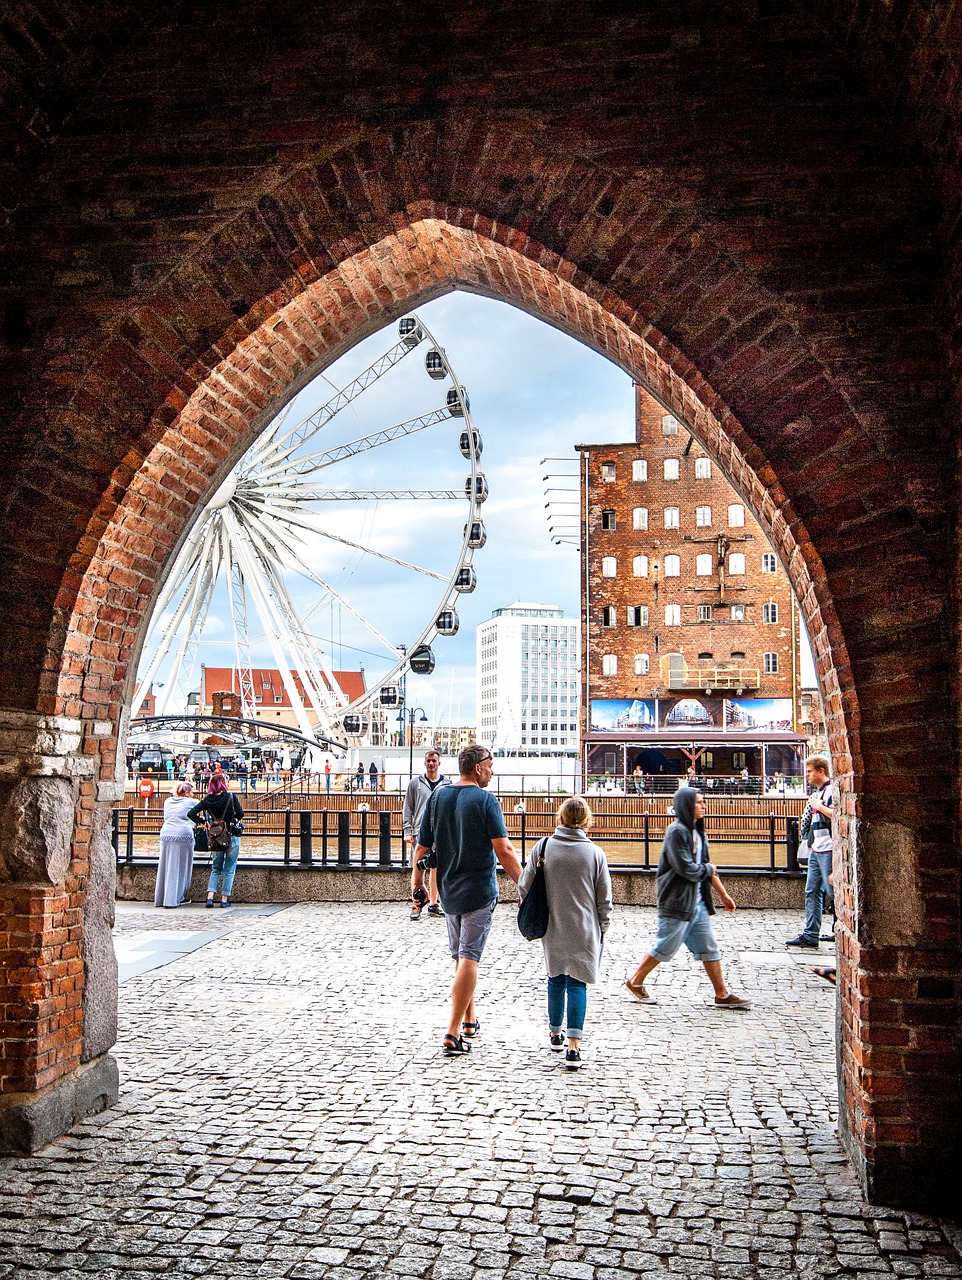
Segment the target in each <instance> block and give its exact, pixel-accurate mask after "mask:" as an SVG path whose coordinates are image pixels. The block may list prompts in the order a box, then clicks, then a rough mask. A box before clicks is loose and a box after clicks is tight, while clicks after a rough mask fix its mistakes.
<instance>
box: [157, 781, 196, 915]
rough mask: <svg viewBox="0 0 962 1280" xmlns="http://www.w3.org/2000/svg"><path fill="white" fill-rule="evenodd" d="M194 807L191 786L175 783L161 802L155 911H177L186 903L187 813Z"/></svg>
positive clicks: (190, 856)
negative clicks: (163, 908)
mask: <svg viewBox="0 0 962 1280" xmlns="http://www.w3.org/2000/svg"><path fill="white" fill-rule="evenodd" d="M193 807H194V784H193V783H192V782H178V783H177V785H176V786H175V787H174V794H173V795H172V796H169V797H168V799H167V800H165V801H164V825H163V826H162V827H161V828H160V860H159V861H158V863H157V885H156V887H155V889H154V906H155V907H179V906H180V904H181V903H182V902H186V901H187V891H188V890H189V889H190V877H191V872H192V871H193V869H194V824H193V822H191V820H190V819H189V818H188V817H187V811H188V810H189V809H192V808H193Z"/></svg>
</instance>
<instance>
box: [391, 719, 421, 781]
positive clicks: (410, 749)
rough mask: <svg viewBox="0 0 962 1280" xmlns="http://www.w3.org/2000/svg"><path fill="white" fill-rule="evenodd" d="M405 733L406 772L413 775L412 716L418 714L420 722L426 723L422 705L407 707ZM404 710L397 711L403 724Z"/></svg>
mask: <svg viewBox="0 0 962 1280" xmlns="http://www.w3.org/2000/svg"><path fill="white" fill-rule="evenodd" d="M406 714H407V718H408V725H407V734H408V774H409V776H410V777H412V778H413V777H414V717H415V716H416V715H417V716H420V721H419V723H420V724H427V722H428V717H427V713H426V712H425V710H424V708H423V707H408V709H407V712H406ZM404 716H405V712H404V711H403V710H402V711H401V712H399V713H398V719H399V720H400V721H401V724H402V725H403V724H404Z"/></svg>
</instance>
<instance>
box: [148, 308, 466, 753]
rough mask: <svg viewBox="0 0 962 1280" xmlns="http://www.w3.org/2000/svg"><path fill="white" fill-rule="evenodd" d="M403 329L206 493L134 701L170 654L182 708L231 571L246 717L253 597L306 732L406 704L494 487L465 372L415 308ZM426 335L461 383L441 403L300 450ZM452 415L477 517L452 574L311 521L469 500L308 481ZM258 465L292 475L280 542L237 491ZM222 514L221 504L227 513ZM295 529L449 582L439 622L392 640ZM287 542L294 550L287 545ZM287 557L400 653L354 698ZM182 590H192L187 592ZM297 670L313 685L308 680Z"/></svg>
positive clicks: (277, 422) (252, 712)
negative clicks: (314, 566) (354, 506)
mask: <svg viewBox="0 0 962 1280" xmlns="http://www.w3.org/2000/svg"><path fill="white" fill-rule="evenodd" d="M398 329H399V332H400V334H401V338H400V341H399V342H398V343H397V344H395V346H394V347H392V348H391V349H390V350H389V351H388V352H387V353H386V354H385V355H383V356H382V357H380V358H379V359H378V360H376V361H375V362H374V363H373V364H372V365H371V366H369V367H368V368H367V369H365V370H364V371H363V372H362V373H361V374H360V375H359V376H358V377H357V378H355V379H354V380H353V381H352V382H351V383H349V384H347V386H346V387H344V388H342V389H341V390H340V391H338V392H337V394H336V395H335V396H334V398H333V399H331V400H329V401H328V402H327V403H326V404H325V405H323V406H322V407H321V408H320V409H319V410H317V411H316V412H315V413H314V414H312V415H310V416H309V417H308V418H306V419H304V420H302V421H300V422H298V423H297V424H296V425H295V426H293V427H291V428H289V429H286V430H285V429H284V426H285V417H286V415H285V413H284V412H283V411H282V412H281V414H279V415H277V416H276V417H275V418H274V419H273V420H272V422H271V423H270V424H269V425H268V428H267V430H266V431H265V432H264V433H263V435H262V436H261V437H260V438H259V440H258V441H257V442H255V444H254V445H253V446H252V447H251V449H250V450H248V452H247V453H246V454H245V455H244V457H243V458H242V459H241V460H240V461H239V462H238V463H237V464H236V465H235V466H234V468H233V469H232V470H231V472H230V474H229V475H228V477H227V479H226V480H225V481H224V482H223V483H222V484H221V485H220V487H219V488H218V490H217V491H216V492H215V493H214V494H213V495H212V496H211V498H210V499H209V500H208V502H207V503H206V504H205V506H204V508H203V510H202V511H201V513H200V515H199V516H198V518H197V520H196V521H195V523H194V525H193V527H192V528H191V530H190V532H189V533H188V535H187V538H186V539H185V542H184V545H183V547H182V548H181V550H180V552H179V553H178V555H177V557H176V559H175V561H174V564H173V566H172V568H171V570H170V573H169V575H168V578H167V581H166V582H165V584H164V587H163V590H162V592H161V594H160V597H159V599H158V601H157V604H156V606H155V609H154V615H153V616H154V620H155V621H154V622H153V623H152V624H151V628H150V630H149V632H148V636H147V640H146V642H145V646H144V648H145V652H149V651H150V650H151V648H153V651H152V652H151V654H150V657H149V659H148V661H147V664H146V666H145V667H144V668H143V669H142V671H141V672H140V673H139V674H138V680H137V688H136V692H135V695H134V702H133V706H134V708H135V709H139V708H140V706H141V704H142V702H143V698H144V695H145V693H146V692H147V691H148V690H149V689H150V688H151V687H152V684H153V681H154V680H155V678H156V676H157V674H158V672H159V671H160V669H161V667H162V666H163V664H164V662H165V661H166V660H167V659H168V658H169V657H170V656H171V654H172V653H173V667H172V669H171V671H170V673H169V674H168V677H167V681H166V684H165V686H164V688H165V694H164V696H163V698H159V699H158V700H157V701H158V708H157V710H158V713H159V714H171V712H172V711H173V713H174V714H176V713H177V712H179V711H182V710H183V709H184V708H181V707H178V708H176V709H172V708H171V706H170V703H171V702H172V701H173V700H174V699H176V698H177V697H178V696H180V697H181V698H182V699H184V700H185V701H186V695H187V690H186V687H185V680H186V681H188V682H191V683H192V682H193V679H194V676H193V672H194V668H195V666H196V656H197V651H198V648H199V645H200V640H201V633H202V631H203V627H204V623H205V621H206V618H207V613H208V610H209V608H210V604H211V600H212V597H213V593H214V588H215V586H216V583H217V581H218V579H219V578H220V576H221V574H223V575H224V577H225V579H226V585H227V597H228V604H229V608H230V614H231V623H232V628H233V640H234V654H235V670H236V671H237V673H238V678H239V681H240V684H241V689H240V691H239V692H240V696H241V715H242V716H243V717H247V718H252V719H253V718H256V716H257V708H256V703H255V701H254V699H255V694H254V690H253V676H252V666H251V662H250V653H249V638H248V634H247V612H248V606H249V605H251V604H252V605H253V607H254V609H255V612H256V613H257V616H258V618H259V620H260V623H261V627H262V629H263V632H264V636H265V639H266V642H267V644H268V647H269V649H270V651H271V656H272V658H273V660H274V663H275V666H276V668H277V670H278V671H279V672H280V676H281V681H282V684H283V686H284V689H285V692H286V693H287V696H288V698H289V699H290V702H291V706H292V708H293V711H294V715H295V718H296V720H297V724H298V729H299V731H300V732H301V733H302V734H304V735H305V736H306V737H312V736H313V735H314V734H316V733H317V732H319V731H320V732H322V733H326V734H328V735H332V736H333V735H335V734H336V735H337V736H340V735H342V734H345V733H346V736H347V737H348V739H349V740H350V741H351V742H352V743H353V744H354V745H358V744H360V743H361V742H363V741H364V739H365V738H366V736H367V734H368V731H369V729H370V727H371V723H372V719H371V717H372V713H373V712H374V710H375V709H377V708H380V707H381V706H385V707H387V706H396V705H397V704H398V700H397V696H396V689H397V686H398V685H400V684H401V683H402V681H403V679H404V676H405V675H406V674H407V672H408V671H410V670H411V657H412V655H414V654H416V653H417V652H418V651H421V652H423V651H424V649H428V650H430V649H431V645H432V642H433V641H434V640H436V639H437V638H439V637H443V636H444V634H445V633H444V632H443V631H442V630H441V629H440V627H439V623H440V621H441V618H442V615H444V614H446V613H449V612H451V613H453V614H454V617H455V619H456V618H457V610H456V608H455V602H456V600H457V598H458V596H459V595H462V594H465V593H467V592H470V591H473V590H474V581H473V575H468V577H469V582H470V585H467V586H464V585H462V586H459V585H458V583H459V582H460V581H463V579H462V573H463V571H464V570H466V569H469V568H470V567H471V565H472V562H473V559H474V550H475V547H474V546H473V545H472V542H473V541H474V539H473V537H472V535H473V532H474V526H475V525H479V524H481V508H482V505H483V503H484V501H485V499H486V497H487V485H486V480H485V477H484V474H483V472H482V471H481V469H480V453H481V449H482V447H483V446H482V442H481V437H480V435H479V433H478V430H477V427H476V425H475V423H474V419H473V417H472V415H471V407H470V399H469V396H468V393H467V391H466V389H465V387H464V385H463V383H462V382H461V381H460V380H459V379H458V377H457V375H456V374H455V372H454V369H453V367H452V365H451V362H450V360H449V358H448V356H447V353H446V351H445V350H444V348H443V347H442V346H441V345H440V344H439V343H438V342H437V340H436V339H435V337H434V335H433V334H432V333H431V331H430V329H429V328H428V327H427V325H425V324H424V322H423V321H422V320H421V319H420V318H419V317H418V316H417V315H411V316H406V317H404V318H403V319H402V320H401V321H400V322H399V325H398ZM425 341H426V342H427V343H428V356H427V357H426V363H427V361H428V360H430V359H431V357H432V356H433V357H435V359H434V363H433V368H434V370H435V372H431V370H430V368H429V370H428V371H429V373H430V376H431V377H432V378H433V379H435V380H440V379H441V378H445V379H447V380H449V381H450V383H451V386H450V388H446V391H447V394H446V399H445V407H444V408H443V409H441V410H435V411H432V412H430V413H428V414H424V415H422V416H421V417H419V418H415V419H411V420H409V421H407V422H402V423H398V424H396V425H395V426H393V427H390V428H388V429H386V430H382V431H379V432H374V433H372V434H371V435H368V436H362V437H360V438H359V439H357V440H354V441H350V442H348V443H347V444H344V445H341V446H338V447H337V448H335V449H331V450H322V451H320V452H311V453H308V454H306V455H304V454H301V455H298V452H297V451H298V449H300V448H301V446H303V445H304V443H305V442H306V441H308V440H309V439H311V438H312V437H313V436H315V435H317V434H318V433H319V432H320V431H321V430H323V427H324V426H325V425H326V424H327V423H328V422H330V421H331V420H332V419H333V418H334V417H335V416H336V414H337V413H338V412H340V410H341V409H343V408H344V407H346V406H347V405H348V404H350V403H351V402H352V401H353V400H354V399H356V398H357V397H358V396H359V395H360V394H361V393H362V392H363V391H364V390H365V389H366V388H367V387H368V386H370V385H372V384H373V383H374V382H376V381H377V380H378V379H379V378H380V377H382V376H384V374H386V373H388V372H389V371H390V370H391V369H392V368H394V366H395V365H396V364H397V363H398V362H399V361H400V360H401V359H403V358H404V357H405V356H406V355H408V354H410V353H412V352H413V351H415V350H416V349H417V348H418V347H420V346H421V344H422V343H423V342H425ZM439 362H440V363H439ZM438 370H441V371H440V372H438ZM452 393H453V396H452ZM448 420H453V421H454V422H455V423H456V424H458V425H459V430H460V432H461V433H462V434H464V433H466V438H467V446H468V450H467V453H465V452H464V449H463V448H462V449H461V453H462V456H464V457H465V458H466V459H467V461H468V463H469V466H470V475H469V476H468V479H467V481H466V482H465V486H464V489H465V498H466V501H467V519H466V522H465V525H464V532H463V536H462V539H461V546H460V549H459V553H458V556H457V558H456V562H455V566H454V569H453V571H452V573H451V574H450V576H449V577H448V578H447V580H446V581H445V579H444V576H443V574H439V573H436V572H435V571H433V570H428V569H424V568H422V567H421V566H418V565H415V564H413V563H411V562H410V561H406V560H403V559H401V558H399V557H395V556H392V555H390V554H389V553H387V552H382V551H378V550H375V549H374V548H371V547H365V546H363V545H361V544H359V543H357V542H354V541H352V540H351V539H348V538H344V537H341V536H339V535H337V534H333V533H331V532H330V531H328V530H322V529H318V528H316V527H315V526H313V524H312V521H311V519H310V518H309V517H310V515H313V512H310V511H308V513H305V512H304V511H303V509H302V507H301V504H302V503H305V502H314V501H334V500H346V501H364V500H368V499H374V500H381V499H417V498H440V499H454V500H457V499H459V498H460V497H461V494H460V493H459V492H458V491H457V490H439V491H430V490H428V491H423V490H411V489H404V490H383V491H368V490H358V489H346V490H328V489H323V488H320V487H318V486H316V485H314V484H310V483H307V482H305V477H308V476H310V477H313V476H314V474H315V473H316V471H317V470H319V469H320V468H321V467H324V466H329V465H332V464H334V463H336V462H338V461H341V460H343V459H345V458H348V457H352V456H354V455H355V454H357V453H360V452H363V451H365V450H367V449H374V448H378V447H380V446H381V445H383V444H388V443H390V442H391V441H392V440H395V439H401V438H403V437H405V436H407V435H409V434H411V433H412V432H414V431H420V430H423V429H424V428H426V427H429V426H433V425H435V424H436V423H438V422H442V421H448ZM461 424H463V426H462V425H461ZM459 447H460V440H459ZM255 476H256V477H257V479H258V481H259V482H260V483H263V482H264V481H265V480H267V481H271V482H278V481H280V482H283V481H284V480H285V478H286V479H287V480H288V482H289V483H288V486H287V487H283V485H282V486H281V487H279V488H275V489H274V490H272V501H273V503H274V505H275V517H276V518H275V524H274V525H272V526H270V528H271V530H272V532H273V537H274V539H275V541H272V537H271V533H269V532H268V529H267V528H261V527H259V526H258V521H257V518H256V510H254V506H255V505H256V504H252V503H247V505H246V506H245V501H244V495H243V493H240V496H239V491H241V490H243V487H244V485H245V484H247V485H248V490H249V492H250V493H251V494H252V495H254V496H256V487H257V486H256V485H255V484H253V481H252V478H253V477H255ZM217 513H220V514H219V517H218V515H217ZM277 513H281V514H279V515H278V514H277ZM280 519H283V522H284V526H285V532H286V533H287V538H286V539H282V538H281V536H280V533H279V530H278V528H277V527H276V525H277V524H278V523H279V521H280ZM295 531H299V532H308V533H310V532H313V533H319V534H320V535H321V536H323V537H325V538H327V539H329V540H331V541H334V542H339V543H342V544H344V545H345V547H348V548H354V549H355V550H356V551H360V552H362V553H363V554H370V555H373V556H375V557H377V558H379V559H382V560H384V561H386V562H388V563H393V564H395V565H397V566H398V567H399V568H406V569H412V570H415V571H416V572H418V573H421V574H424V575H426V576H428V577H432V578H436V579H437V580H438V581H440V582H442V583H443V584H444V586H443V591H442V593H441V597H440V600H439V601H438V604H437V606H436V607H435V609H434V610H433V612H432V614H431V615H430V618H429V621H428V622H427V623H426V625H424V626H423V627H422V628H421V630H420V632H419V633H418V634H417V636H416V637H414V638H413V639H411V640H410V641H409V642H407V643H405V644H403V645H399V644H395V643H394V642H392V641H390V640H388V639H387V637H385V636H384V635H382V634H381V632H380V631H379V630H378V629H377V627H375V626H374V625H373V624H372V623H371V622H370V621H369V620H367V619H366V618H365V617H364V616H363V615H362V614H361V613H360V612H359V611H358V610H357V609H355V608H354V607H353V605H351V603H350V601H348V600H346V599H345V598H344V596H343V594H342V593H341V592H339V591H338V590H337V589H336V588H335V587H334V586H333V585H332V584H331V583H330V582H328V581H326V580H325V579H324V578H322V577H321V576H320V575H319V574H317V573H316V572H314V571H313V570H311V569H310V568H309V566H307V565H306V564H304V563H303V562H301V561H299V560H298V557H297V554H296V550H295V548H294V540H295V539H296V538H297V533H296V532H295ZM279 546H280V548H281V549H282V551H283V553H286V555H285V554H280V553H279ZM285 558H286V561H287V566H288V567H289V568H291V569H292V570H293V571H294V572H296V573H298V574H299V575H301V576H304V577H307V578H308V579H309V580H310V581H313V582H314V583H315V584H316V585H317V586H318V587H319V588H321V590H322V591H324V592H325V593H326V594H327V596H328V597H329V598H330V599H331V600H333V601H335V602H336V603H337V604H338V605H339V606H340V607H343V608H345V609H346V610H347V611H348V612H349V613H351V615H352V616H353V617H354V618H355V619H356V620H357V621H358V622H359V623H360V624H361V625H362V626H363V627H365V628H366V629H367V630H368V631H369V633H370V634H371V635H372V636H373V637H374V638H375V639H376V640H377V641H378V643H379V644H381V645H382V646H383V647H384V649H385V650H386V651H387V652H388V654H389V655H393V657H394V663H393V665H392V666H391V667H390V669H389V670H388V671H387V672H386V673H385V674H384V675H383V676H380V677H378V678H377V679H376V680H375V681H374V683H373V684H372V685H371V687H370V688H368V689H366V690H365V692H364V694H363V695H362V696H361V697H358V698H356V699H354V700H351V699H349V698H348V697H347V695H346V694H345V693H344V691H343V690H342V689H341V688H340V686H339V684H338V682H337V679H336V677H335V675H334V670H333V667H332V665H331V661H330V658H329V656H328V655H327V653H326V652H325V650H324V649H323V648H322V647H321V646H320V645H319V644H318V643H316V642H315V641H314V640H313V638H312V637H311V636H310V634H309V632H308V630H307V627H306V625H305V622H304V620H303V619H302V618H301V616H300V613H299V612H298V610H297V608H296V606H295V604H294V602H293V600H292V599H291V597H290V593H289V592H288V591H287V589H286V586H285V585H284V582H283V564H284V561H285ZM178 592H182V594H180V596H179V598H178ZM175 600H176V603H175V604H174V607H173V612H172V613H171V615H170V617H169V618H168V619H167V620H166V623H162V619H163V615H164V612H165V610H166V609H167V608H168V606H170V605H171V604H172V602H174V601H175ZM455 630H457V627H455ZM451 634H453V632H452V633H451ZM152 642H153V643H152ZM288 654H290V655H291V656H292V657H293V661H288V656H287V655H288ZM305 659H306V660H305ZM298 681H300V686H301V689H302V690H303V696H302V693H301V689H299V688H298ZM392 688H393V689H394V690H395V697H394V699H393V701H386V702H384V703H382V699H381V694H382V691H386V690H390V689H392ZM311 714H313V716H314V717H315V722H314V723H312V721H311V719H310V715H311ZM352 717H355V718H356V724H357V725H358V726H359V728H358V731H357V732H351V731H350V730H349V729H348V726H349V725H351V724H352ZM345 721H347V724H345Z"/></svg>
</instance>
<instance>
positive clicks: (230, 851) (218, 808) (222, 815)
mask: <svg viewBox="0 0 962 1280" xmlns="http://www.w3.org/2000/svg"><path fill="white" fill-rule="evenodd" d="M187 816H188V818H190V819H191V821H192V822H208V823H209V822H210V821H211V820H215V821H218V822H226V823H227V824H228V830H230V831H231V837H230V845H229V846H228V848H226V849H219V850H215V851H214V852H213V854H212V855H211V858H212V861H211V868H210V876H209V878H208V881H207V901H206V903H205V904H204V905H205V906H208V907H212V906H213V905H214V895H215V894H216V892H217V885H218V882H220V892H221V899H220V905H221V906H222V907H229V906H230V895H231V890H232V889H233V887H234V873H235V872H236V871H237V859H238V857H239V855H240V835H239V834H238V833H236V832H234V831H233V830H232V828H233V827H234V826H236V824H237V823H239V822H240V820H241V819H242V818H243V816H244V810H243V809H242V808H241V806H240V801H239V800H238V799H237V797H236V796H235V795H232V794H231V793H230V791H229V790H228V786H227V779H226V778H225V777H224V775H223V774H222V773H215V774H214V776H213V777H212V778H211V780H210V784H209V789H208V792H207V795H206V796H204V798H203V800H201V802H200V804H196V805H194V807H193V808H192V809H190V810H188V813H187ZM222 877H223V879H222Z"/></svg>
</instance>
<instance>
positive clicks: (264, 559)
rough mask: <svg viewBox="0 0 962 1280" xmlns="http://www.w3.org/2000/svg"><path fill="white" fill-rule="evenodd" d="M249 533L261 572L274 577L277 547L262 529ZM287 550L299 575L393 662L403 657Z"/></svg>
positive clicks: (358, 613) (351, 607)
mask: <svg viewBox="0 0 962 1280" xmlns="http://www.w3.org/2000/svg"><path fill="white" fill-rule="evenodd" d="M248 533H249V534H250V535H252V536H251V541H252V543H255V544H256V545H257V547H258V557H259V562H260V566H261V571H262V572H263V573H264V574H265V575H267V576H274V575H275V564H276V563H277V551H276V547H273V548H272V547H271V545H270V543H269V542H268V541H267V539H266V538H265V537H264V535H263V533H262V531H261V530H260V529H256V530H253V531H251V530H249V531H248ZM286 549H287V550H288V554H289V555H290V558H291V567H292V568H293V569H294V570H295V571H296V572H297V573H299V574H301V576H302V577H305V578H307V579H308V580H309V581H310V582H313V583H314V584H315V586H318V587H320V588H321V589H322V590H323V591H326V592H327V593H328V596H329V597H330V598H331V599H332V600H335V601H337V603H338V604H339V605H340V606H341V608H342V609H345V610H346V611H347V612H348V613H349V614H350V615H351V617H352V618H354V620H355V621H356V622H359V623H360V624H361V626H362V627H364V629H365V630H366V631H367V632H368V634H369V635H371V636H372V637H373V638H374V639H375V640H377V642H378V643H379V644H381V645H383V646H384V648H385V649H386V650H387V652H388V653H389V654H390V655H391V657H392V659H393V660H397V659H398V658H400V657H401V651H400V650H399V649H398V648H397V647H396V646H395V645H393V644H392V643H391V641H390V640H388V639H387V637H386V636H384V635H382V634H381V632H380V631H379V630H378V629H377V627H375V626H374V624H373V623H372V622H370V621H369V619H367V618H366V617H365V616H364V614H363V613H361V612H360V611H359V610H358V609H355V608H354V606H353V605H352V604H351V602H350V601H349V600H347V599H346V598H345V596H344V595H342V594H341V592H339V591H337V590H336V589H335V588H334V587H333V586H332V585H331V584H330V583H329V582H328V581H326V579H324V578H322V577H321V576H320V574H318V573H316V572H315V571H314V570H313V569H312V568H310V566H309V565H307V564H306V563H305V562H304V560H303V559H302V558H301V557H300V556H298V555H297V554H296V553H295V552H293V551H291V550H290V548H286Z"/></svg>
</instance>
